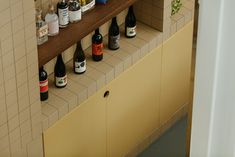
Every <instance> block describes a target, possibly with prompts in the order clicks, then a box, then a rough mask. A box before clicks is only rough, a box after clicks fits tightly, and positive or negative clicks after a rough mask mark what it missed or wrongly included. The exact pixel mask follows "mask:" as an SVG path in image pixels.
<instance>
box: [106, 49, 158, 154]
mask: <svg viewBox="0 0 235 157" xmlns="http://www.w3.org/2000/svg"><path fill="white" fill-rule="evenodd" d="M160 72H161V47H159V48H156V49H155V50H153V51H152V52H151V53H149V54H148V55H147V56H146V57H144V58H143V59H142V60H141V61H139V62H138V63H137V64H136V65H134V66H133V67H132V68H130V69H129V70H127V71H126V72H124V73H123V74H122V75H121V76H120V77H118V78H117V79H115V80H114V81H113V82H111V83H110V85H109V90H110V96H109V97H108V99H107V152H108V153H107V156H108V157H123V156H125V154H126V153H128V152H129V151H130V150H132V149H133V148H134V147H135V146H136V145H137V144H139V143H140V142H142V141H143V140H144V139H145V138H146V137H147V136H149V135H150V134H151V132H152V131H153V130H154V129H155V128H158V127H159V124H160V120H159V103H160Z"/></svg>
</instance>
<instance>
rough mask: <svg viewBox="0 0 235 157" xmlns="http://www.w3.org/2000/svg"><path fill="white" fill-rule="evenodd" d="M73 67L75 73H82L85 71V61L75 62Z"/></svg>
mask: <svg viewBox="0 0 235 157" xmlns="http://www.w3.org/2000/svg"><path fill="white" fill-rule="evenodd" d="M74 65H75V66H74V67H75V72H76V73H83V72H85V71H86V60H85V61H83V62H75V63H74Z"/></svg>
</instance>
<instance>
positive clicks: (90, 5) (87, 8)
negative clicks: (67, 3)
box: [81, 0, 95, 13]
mask: <svg viewBox="0 0 235 157" xmlns="http://www.w3.org/2000/svg"><path fill="white" fill-rule="evenodd" d="M82 4H83V3H82ZM94 6H95V0H92V1H91V2H90V3H88V4H86V5H83V6H82V7H81V8H82V12H83V13H84V12H86V11H87V10H89V9H91V8H92V7H94Z"/></svg>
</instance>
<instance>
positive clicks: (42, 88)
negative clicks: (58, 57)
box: [39, 67, 48, 101]
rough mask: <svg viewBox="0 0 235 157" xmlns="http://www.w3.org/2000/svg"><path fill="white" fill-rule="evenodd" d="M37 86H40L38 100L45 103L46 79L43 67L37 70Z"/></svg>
mask: <svg viewBox="0 0 235 157" xmlns="http://www.w3.org/2000/svg"><path fill="white" fill-rule="evenodd" d="M39 84H40V99H41V101H45V100H47V99H48V79H47V72H46V71H45V70H44V68H43V67H41V68H39Z"/></svg>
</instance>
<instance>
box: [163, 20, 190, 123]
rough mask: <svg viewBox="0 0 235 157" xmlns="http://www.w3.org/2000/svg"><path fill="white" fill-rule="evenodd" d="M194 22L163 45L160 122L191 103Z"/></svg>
mask: <svg viewBox="0 0 235 157" xmlns="http://www.w3.org/2000/svg"><path fill="white" fill-rule="evenodd" d="M192 35H193V22H190V23H189V24H187V25H186V26H185V27H183V29H181V30H180V31H178V32H177V33H176V34H175V35H173V36H172V37H171V38H170V39H168V40H167V41H166V42H165V43H164V44H163V56H162V75H161V78H162V79H161V80H162V81H161V105H160V121H161V124H162V123H164V122H166V121H167V120H168V119H169V118H170V117H171V116H172V115H173V114H174V113H175V112H176V111H177V110H178V109H180V107H182V105H184V104H186V103H188V102H189V83H190V71H191V55H192Z"/></svg>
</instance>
